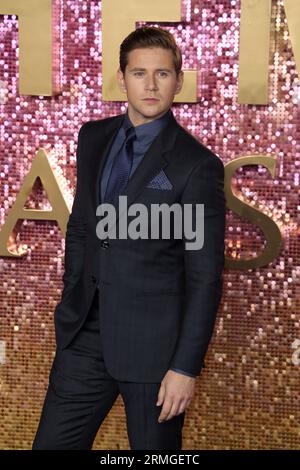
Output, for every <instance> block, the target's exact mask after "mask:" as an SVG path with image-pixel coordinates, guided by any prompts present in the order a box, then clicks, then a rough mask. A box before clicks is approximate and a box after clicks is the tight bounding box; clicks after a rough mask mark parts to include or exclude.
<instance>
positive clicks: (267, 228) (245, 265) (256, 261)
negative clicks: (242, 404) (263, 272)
mask: <svg viewBox="0 0 300 470" xmlns="http://www.w3.org/2000/svg"><path fill="white" fill-rule="evenodd" d="M245 165H263V166H264V167H266V168H267V169H268V171H269V173H270V174H271V176H272V177H273V178H274V174H275V165H276V158H275V157H268V156H267V155H253V156H252V155H250V156H245V157H239V158H236V159H235V160H232V161H231V162H229V163H227V165H225V192H226V201H227V207H228V208H229V209H231V210H232V211H233V212H234V213H236V214H238V215H240V216H241V217H244V218H245V219H248V220H250V222H252V223H253V224H255V225H258V227H260V229H261V230H262V231H263V233H264V235H265V237H266V240H267V245H266V247H265V249H264V251H263V252H262V253H261V254H260V255H259V256H257V257H256V258H246V259H239V260H235V259H233V258H226V268H229V269H241V270H242V269H251V268H259V267H262V266H266V265H267V264H269V263H271V261H273V260H274V259H275V258H276V257H277V256H278V254H279V252H280V249H281V244H282V236H281V232H280V229H279V227H278V225H277V224H276V222H274V220H272V219H271V215H272V214H269V215H270V216H268V215H266V214H264V213H263V212H261V211H259V210H258V209H256V208H255V207H253V206H252V205H251V204H249V203H248V202H246V201H242V200H241V199H240V198H239V197H238V196H239V194H238V193H237V192H233V191H232V185H231V179H232V176H233V175H234V172H235V171H236V170H237V169H238V168H240V167H242V166H245Z"/></svg>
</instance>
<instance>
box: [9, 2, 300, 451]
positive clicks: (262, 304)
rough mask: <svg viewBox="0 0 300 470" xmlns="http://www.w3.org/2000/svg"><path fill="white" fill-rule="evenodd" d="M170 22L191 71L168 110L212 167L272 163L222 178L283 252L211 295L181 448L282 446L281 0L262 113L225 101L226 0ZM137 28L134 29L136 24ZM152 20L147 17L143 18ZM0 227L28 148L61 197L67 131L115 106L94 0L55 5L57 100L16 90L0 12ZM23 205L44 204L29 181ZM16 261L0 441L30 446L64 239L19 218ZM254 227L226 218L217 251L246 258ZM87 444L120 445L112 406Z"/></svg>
mask: <svg viewBox="0 0 300 470" xmlns="http://www.w3.org/2000/svg"><path fill="white" fill-rule="evenodd" d="M183 5H184V14H185V20H186V21H184V22H183V23H182V24H180V25H178V24H172V23H165V24H160V26H162V27H165V28H166V29H168V30H170V31H171V32H172V33H173V34H174V35H175V37H176V40H177V41H178V45H179V46H180V47H181V48H182V51H183V62H184V67H185V68H197V69H198V70H199V89H198V93H199V96H200V99H199V102H198V103H196V104H176V105H174V107H173V111H174V114H175V116H176V118H177V119H178V121H179V122H180V123H181V124H182V125H183V126H184V127H185V128H186V129H188V130H189V131H190V132H191V133H192V134H194V135H195V136H196V137H197V138H198V139H199V140H200V141H202V142H203V143H204V144H205V145H207V146H208V147H210V148H211V149H212V150H213V151H214V152H215V153H217V154H218V155H219V156H220V157H221V158H222V160H223V161H224V163H227V162H229V161H231V160H232V159H235V158H237V157H239V156H242V155H247V154H266V155H277V157H278V160H279V164H278V166H277V170H276V177H275V179H272V178H271V177H270V175H269V173H268V172H267V170H266V169H264V168H263V167H247V168H244V169H243V170H240V171H238V172H237V173H236V175H235V179H234V183H235V184H236V185H237V187H238V189H239V190H240V191H241V192H242V193H243V194H244V195H245V196H247V198H248V200H250V201H251V203H253V204H254V205H255V206H256V207H258V208H260V209H261V210H263V209H264V208H266V209H269V210H271V212H272V214H273V218H274V220H276V221H277V222H280V223H281V229H282V233H283V236H284V246H283V248H282V250H281V253H280V255H279V257H278V258H277V259H275V260H274V261H273V262H272V263H271V264H270V265H268V266H267V267H265V268H260V269H253V270H248V271H233V270H231V271H229V270H226V271H225V276H224V294H223V298H222V303H221V305H220V309H219V312H218V319H217V324H216V328H215V332H214V336H213V340H212V342H211V344H210V347H209V351H208V354H207V356H206V369H204V371H203V373H202V374H201V377H200V378H199V379H198V380H197V386H196V394H195V396H194V399H193V402H192V405H191V407H190V408H189V409H188V411H187V415H186V422H185V423H186V424H185V427H184V442H183V448H184V449H269V448H283V449H295V448H299V446H300V435H299V428H300V427H299V410H300V406H299V389H300V376H299V365H296V364H295V363H294V362H295V361H293V359H292V354H293V352H294V350H293V346H292V345H293V344H295V343H294V342H295V340H297V339H300V332H299V310H300V309H299V274H300V267H299V265H300V263H299V254H300V247H299V244H298V245H297V204H299V165H300V150H299V126H300V116H299V100H300V87H299V82H298V79H297V71H296V69H295V62H294V57H293V53H292V48H291V44H290V42H289V34H288V27H287V22H286V19H285V14H284V8H283V1H282V0H277V1H273V5H272V39H271V54H270V89H269V96H270V101H269V105H266V106H252V105H251V106H246V105H239V104H238V103H237V74H238V45H239V24H240V2H239V1H233V0H232V1H231V0H225V1H218V0H210V1H209V0H207V1H202V2H197V1H184V2H183ZM142 24H144V23H137V26H139V25H142ZM147 24H149V25H150V24H153V23H147ZM0 39H1V40H0V71H1V72H0V74H1V75H0V80H1V82H0V116H1V127H0V141H1V151H0V184H1V187H0V201H1V202H0V224H1V226H2V225H3V224H4V221H5V219H6V217H7V214H8V213H9V210H10V208H11V206H12V204H13V202H14V201H15V198H16V196H17V194H18V191H19V190H20V187H21V184H22V181H23V179H24V176H25V175H26V173H27V172H28V171H29V169H30V166H31V162H32V160H33V157H34V155H35V153H36V151H37V150H38V149H39V148H40V147H44V148H46V149H47V150H49V151H50V150H52V151H53V152H54V155H55V159H56V165H57V166H58V167H60V168H61V170H62V173H63V175H64V176H65V178H66V179H67V180H68V182H69V188H70V190H71V191H73V190H74V184H75V174H76V173H75V169H76V157H75V152H76V145H77V134H78V130H79V127H80V125H81V124H82V123H83V122H85V121H88V120H91V119H101V118H104V117H107V116H112V115H115V114H119V113H120V112H124V111H125V105H124V103H120V102H116V103H112V102H102V100H101V82H102V75H101V1H99V0H97V1H96V0H72V1H67V0H66V1H63V2H62V10H61V40H62V52H61V61H62V71H61V80H62V84H63V92H62V94H61V95H59V96H56V97H52V98H48V97H42V96H41V97H31V96H20V95H19V94H18V54H19V50H18V20H17V18H16V17H15V16H13V15H9V16H5V15H2V16H0ZM27 204H28V207H36V208H48V207H49V203H48V202H47V198H46V195H45V194H44V191H43V189H42V188H41V187H39V186H38V185H37V186H36V188H35V190H34V191H33V193H32V196H31V197H30V200H28V203H27ZM19 242H20V243H26V244H27V245H28V255H26V256H25V257H23V258H20V259H12V258H4V257H3V258H0V314H1V335H0V371H1V382H0V393H1V397H0V398H1V408H0V447H1V448H2V449H29V448H31V443H32V439H33V437H34V434H35V431H36V427H37V424H38V419H39V415H40V412H41V407H42V403H43V399H44V395H45V391H46V388H47V384H48V373H49V370H50V366H51V362H52V359H53V357H54V351H55V342H54V329H53V312H54V308H55V305H56V303H57V302H58V300H59V298H60V292H61V289H62V279H61V278H62V275H63V264H62V256H63V254H64V238H63V236H62V233H61V231H60V229H59V228H58V226H57V224H56V223H55V222H47V221H30V220H28V221H24V223H23V225H22V228H21V232H20V236H19ZM264 244H265V239H264V236H263V233H262V232H261V231H260V229H258V228H257V227H255V226H253V225H251V224H248V223H247V222H246V221H245V220H243V219H241V218H240V217H238V216H236V215H234V214H233V213H232V212H231V211H229V210H228V213H227V234H226V246H227V256H235V257H240V256H241V257H243V256H244V255H245V254H247V255H249V254H252V255H253V256H255V255H256V254H257V253H258V252H259V251H261V250H262V249H263V247H264ZM94 448H95V449H127V448H129V447H128V441H127V435H126V424H125V413H124V408H123V403H122V400H121V398H120V397H119V398H118V399H117V402H116V403H115V405H114V407H113V409H112V410H111V412H110V414H109V415H108V417H107V418H106V420H105V422H104V423H103V425H102V427H101V429H100V431H99V433H98V435H97V438H96V440H95V443H94Z"/></svg>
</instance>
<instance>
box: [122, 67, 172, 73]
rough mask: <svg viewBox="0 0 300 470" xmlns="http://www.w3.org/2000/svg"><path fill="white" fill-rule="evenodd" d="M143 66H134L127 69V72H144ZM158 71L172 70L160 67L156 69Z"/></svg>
mask: <svg viewBox="0 0 300 470" xmlns="http://www.w3.org/2000/svg"><path fill="white" fill-rule="evenodd" d="M145 70H146V69H145V68H142V67H134V68H132V69H130V70H129V72H137V71H139V72H145ZM156 70H157V71H158V72H172V70H170V69H168V68H162V69H156Z"/></svg>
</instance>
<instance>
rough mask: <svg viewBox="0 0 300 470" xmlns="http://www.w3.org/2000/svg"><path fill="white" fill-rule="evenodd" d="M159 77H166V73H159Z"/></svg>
mask: <svg viewBox="0 0 300 470" xmlns="http://www.w3.org/2000/svg"><path fill="white" fill-rule="evenodd" d="M159 73H160V76H161V77H166V76H167V75H168V74H167V72H159Z"/></svg>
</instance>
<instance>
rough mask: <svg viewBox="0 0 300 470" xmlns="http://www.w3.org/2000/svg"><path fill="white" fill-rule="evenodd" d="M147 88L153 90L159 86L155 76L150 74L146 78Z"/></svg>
mask: <svg viewBox="0 0 300 470" xmlns="http://www.w3.org/2000/svg"><path fill="white" fill-rule="evenodd" d="M146 88H147V89H149V90H153V89H156V88H157V84H156V80H155V77H154V76H152V75H150V76H149V77H148V78H147V80H146Z"/></svg>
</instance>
